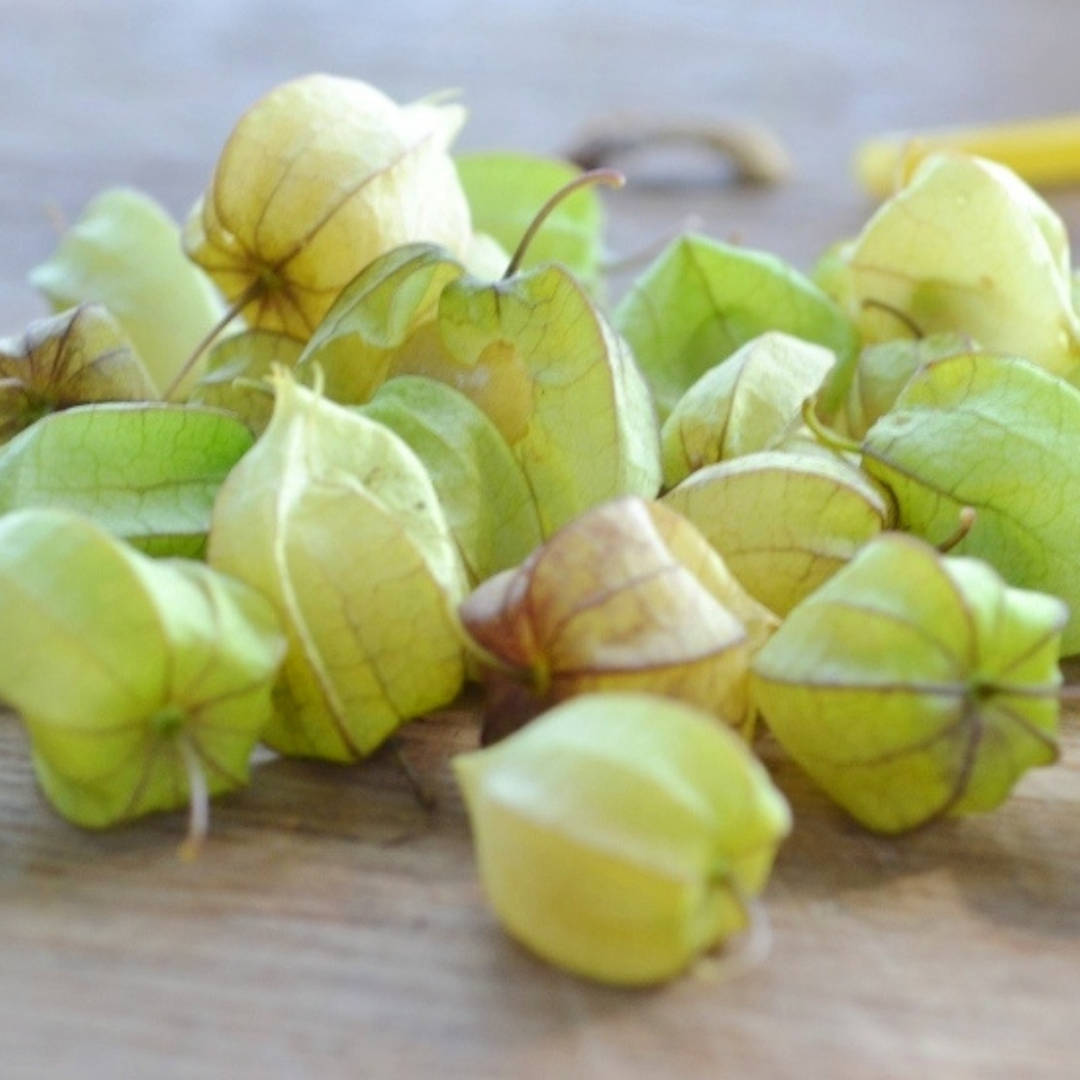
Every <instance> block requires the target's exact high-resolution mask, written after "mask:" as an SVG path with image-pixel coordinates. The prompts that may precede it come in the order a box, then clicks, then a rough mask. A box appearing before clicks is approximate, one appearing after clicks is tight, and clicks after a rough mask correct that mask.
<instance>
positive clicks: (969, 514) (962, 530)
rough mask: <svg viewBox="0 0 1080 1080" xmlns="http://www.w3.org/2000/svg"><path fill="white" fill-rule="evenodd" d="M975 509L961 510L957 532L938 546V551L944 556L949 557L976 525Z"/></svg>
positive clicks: (965, 507)
mask: <svg viewBox="0 0 1080 1080" xmlns="http://www.w3.org/2000/svg"><path fill="white" fill-rule="evenodd" d="M975 518H976V513H975V507H974V506H964V507H962V508H961V510H960V521H959V522H958V523H957V526H956V531H955V532H954V533H953V534H952V535H951V536H947V537H945V539H944V540H942V541H941V543H940V544H938V546H937V549H938V551H940V552H941V554H942V555H947V554H948V553H949V552H950V551H952V549H953V548H954V547H956V545H957V544H959V543H960V541H961V540H963V539H964V537H965V536H967V534H968V533H969V532H971V528H972V526H973V525H974V524H975Z"/></svg>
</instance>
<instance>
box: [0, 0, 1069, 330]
mask: <svg viewBox="0 0 1080 1080" xmlns="http://www.w3.org/2000/svg"><path fill="white" fill-rule="evenodd" d="M1078 43H1080V5H1076V4H1073V3H1071V2H1070V0H1060V2H1054V0H1035V2H1027V3H1024V4H1016V3H1010V2H1008V0H944V2H942V0H911V2H908V3H905V4H903V5H896V4H885V3H872V2H864V0H828V2H823V0H768V2H763V3H747V2H745V0H738V2H732V0H712V2H708V0H619V2H617V3H616V2H614V0H573V2H572V0H545V2H543V3H540V2H536V3H526V2H515V0H502V2H492V0H409V2H408V3H385V4H384V3H363V2H360V3H355V2H348V0H306V2H305V3H302V4H300V3H295V2H286V0H183V2H176V0H170V2H161V0H0V333H11V332H14V331H15V330H17V329H19V328H20V327H21V326H22V324H23V323H24V322H25V321H26V320H27V319H28V318H30V317H34V316H36V315H37V314H39V313H40V312H41V306H40V303H39V302H38V300H37V298H36V297H35V296H34V295H33V294H32V293H31V292H30V290H29V289H28V288H27V286H26V285H25V281H24V279H25V273H26V271H27V270H28V269H29V268H30V267H31V266H32V265H34V264H35V263H36V262H37V261H39V260H40V259H41V258H43V257H44V256H45V255H46V254H47V253H48V252H49V250H50V249H51V246H52V244H53V241H54V237H55V229H56V227H57V222H58V221H62V220H65V219H66V220H71V219H72V218H73V217H75V216H77V214H78V213H79V212H80V210H81V209H82V207H83V206H84V205H85V203H86V202H87V200H88V199H89V198H90V197H92V196H93V195H94V194H95V193H96V192H97V191H98V190H100V189H101V188H102V187H105V186H108V185H112V184H118V183H123V184H132V185H136V186H138V187H141V188H143V189H144V190H146V191H147V192H149V193H150V194H152V195H154V196H155V197H156V198H158V199H159V200H160V201H161V202H163V203H164V204H165V205H166V206H167V207H168V209H169V210H171V211H172V212H173V213H174V214H175V215H177V216H178V217H182V216H183V215H184V214H185V213H186V211H187V209H188V207H189V206H190V205H191V203H192V201H193V200H194V199H195V197H196V196H197V195H198V194H199V192H200V191H201V189H202V187H203V186H204V184H205V183H206V181H207V179H208V177H209V174H210V170H211V169H212V166H213V163H214V159H215V157H216V155H217V153H218V151H219V150H220V148H221V145H222V144H223V142H224V140H225V138H226V137H227V135H228V133H229V131H230V129H231V127H232V125H233V124H234V123H235V121H236V119H237V118H238V116H239V115H240V113H241V112H242V111H243V109H244V108H245V107H246V106H247V105H249V104H250V103H252V102H253V101H254V100H255V99H256V98H258V97H259V96H260V95H261V94H263V93H265V92H266V91H267V90H269V89H270V88H271V87H272V86H273V85H275V84H276V83H278V82H280V81H283V80H285V79H288V78H290V77H293V76H295V75H299V74H303V73H307V72H309V71H314V70H325V71H333V72H336V73H340V74H347V75H353V76H357V77H360V78H363V79H366V80H368V81H369V82H372V83H374V84H375V85H377V86H378V87H379V88H380V89H382V90H384V91H385V92H387V93H388V94H390V95H391V96H392V97H395V98H397V99H399V100H411V99H414V98H417V97H421V96H424V95H427V94H431V93H433V92H438V91H442V90H454V91H456V92H457V93H459V94H460V96H461V98H462V99H463V100H464V102H465V103H466V105H467V106H468V108H469V111H470V120H469V123H468V125H467V127H466V129H465V131H464V133H463V135H462V137H461V140H460V143H459V146H460V147H461V148H462V149H470V150H471V149H492V148H504V149H519V150H527V151H532V152H537V153H543V154H562V153H564V152H566V151H567V149H568V148H569V147H571V146H572V145H574V143H575V141H576V140H578V139H579V138H580V137H581V135H582V133H583V132H584V131H586V130H588V129H591V128H593V127H594V126H595V125H597V124H598V123H599V124H600V125H602V126H603V125H606V126H607V128H608V129H611V127H612V125H613V124H614V125H615V126H616V127H617V125H618V124H619V123H622V122H627V118H629V122H631V123H633V122H636V121H637V120H640V119H642V118H652V119H659V120H661V121H665V120H666V121H672V122H685V121H687V120H690V121H693V122H704V123H709V124H713V123H718V122H720V123H722V122H728V121H737V122H740V123H742V122H753V123H757V124H762V125H764V126H765V127H766V128H767V129H769V130H770V131H771V132H773V133H774V134H775V135H776V136H777V138H779V139H780V140H781V141H782V143H783V144H784V146H785V147H786V148H787V150H788V151H789V153H790V155H791V158H792V162H793V171H792V173H791V176H790V178H789V180H788V181H787V182H786V183H784V184H781V185H778V186H776V187H768V188H749V189H747V188H738V187H734V186H732V185H731V184H729V183H726V182H725V181H726V180H727V179H729V178H728V177H726V176H725V171H724V166H723V163H722V162H720V161H718V160H715V159H712V158H709V157H708V156H706V155H703V154H702V153H700V152H694V151H690V150H686V149H682V150H677V151H676V150H672V151H666V152H664V153H658V152H653V153H649V154H644V153H641V154H638V155H635V156H634V157H633V158H631V157H628V158H627V159H626V161H625V162H624V163H621V164H623V167H624V168H625V169H626V171H627V173H628V174H629V177H630V181H631V183H630V185H629V187H628V188H627V189H626V190H624V191H623V192H619V193H616V194H612V195H609V196H606V198H607V203H608V206H609V220H610V236H611V245H612V247H613V249H615V250H616V252H617V253H619V254H625V253H626V252H630V251H634V250H640V249H641V248H642V247H643V246H646V245H648V244H649V243H652V242H654V241H657V240H662V239H663V238H664V237H666V236H667V235H670V234H671V233H672V232H673V231H675V230H677V229H678V228H679V227H681V226H682V225H683V224H684V223H687V222H689V223H692V224H693V225H695V226H697V227H700V228H703V229H704V230H705V231H708V232H710V233H711V234H714V235H716V236H719V237H720V238H723V239H738V240H740V241H742V242H744V243H746V244H748V245H751V246H756V247H764V248H768V249H770V250H773V251H775V252H777V253H778V254H780V255H782V256H783V257H785V258H788V259H790V260H791V261H793V262H795V263H796V264H797V265H799V266H800V267H804V268H805V267H806V266H807V265H808V264H809V263H810V262H811V261H812V260H813V259H814V257H815V256H816V255H817V254H818V253H819V252H820V251H821V250H822V248H823V247H825V246H826V245H827V244H829V243H831V242H832V241H834V240H836V239H838V238H839V236H840V235H841V234H845V233H848V232H850V231H852V230H854V229H857V228H858V226H859V225H860V224H861V222H862V221H863V220H864V219H865V216H866V214H867V213H868V211H869V209H870V208H871V207H872V205H873V202H872V200H871V199H870V198H869V197H868V196H867V195H866V194H865V193H863V192H862V191H860V189H859V188H858V186H857V185H856V183H855V181H854V179H853V176H852V171H851V167H850V162H851V156H852V153H853V152H854V150H855V148H856V147H857V145H858V144H859V142H860V141H861V140H862V139H864V138H866V137H868V136H870V135H873V134H876V133H878V132H880V131H883V130H892V129H921V128H925V127H930V126H937V125H942V124H953V123H970V122H975V121H986V120H1000V119H1015V118H1024V117H1029V116H1037V115H1042V114H1047V113H1057V112H1066V111H1070V110H1073V109H1080V83H1078V82H1077V79H1076V75H1075V64H1074V62H1073V57H1074V56H1075V54H1076V46H1077V44H1078ZM672 181H677V182H672ZM1053 197H1054V199H1055V201H1057V202H1058V204H1059V205H1060V206H1061V207H1062V209H1063V212H1065V213H1066V216H1067V218H1069V219H1070V221H1071V220H1072V218H1073V214H1074V211H1075V210H1077V209H1078V208H1080V203H1078V202H1077V201H1076V200H1074V198H1073V195H1072V193H1071V192H1067V191H1064V192H1056V193H1054V196H1053Z"/></svg>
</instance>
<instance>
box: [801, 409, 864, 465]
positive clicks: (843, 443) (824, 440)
mask: <svg viewBox="0 0 1080 1080" xmlns="http://www.w3.org/2000/svg"><path fill="white" fill-rule="evenodd" d="M816 408H817V398H816V397H815V396H814V395H813V394H811V395H810V397H808V398H806V399H805V400H804V401H803V403H802V418H803V423H804V424H806V426H807V427H808V428H809V429H810V431H811V433H812V434H813V436H814V438H815V439H817V441H818V442H819V443H821V445H822V446H825V447H827V448H828V449H829V450H835V451H836V452H837V453H838V454H861V453H862V446H861V445H860V444H859V443H857V442H856V441H855V440H854V439H845V438H844V436H843V435H840V434H838V433H837V432H835V431H833V430H832V429H831V428H828V427H826V426H825V425H824V424H823V423H822V422H821V420H820V419H819V418H818V414H817V411H816Z"/></svg>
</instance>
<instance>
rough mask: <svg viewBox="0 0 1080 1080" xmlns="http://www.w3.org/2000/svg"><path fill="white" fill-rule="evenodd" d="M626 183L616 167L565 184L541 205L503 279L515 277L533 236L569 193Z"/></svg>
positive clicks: (585, 175) (618, 186)
mask: <svg viewBox="0 0 1080 1080" xmlns="http://www.w3.org/2000/svg"><path fill="white" fill-rule="evenodd" d="M625 183H626V177H625V176H623V174H622V173H621V172H618V171H617V170H615V169H592V170H590V171H589V172H584V173H582V174H581V175H580V176H575V177H574V179H573V180H571V181H570V182H569V183H568V184H564V185H563V186H562V187H561V188H559V190H558V191H556V192H555V194H554V195H552V196H551V198H550V199H548V201H547V202H546V203H544V205H543V206H541V207H540V210H539V211H538V212H537V215H536V217H534V218H533V219H532V223H531V224H530V225H529V227H528V228H527V229H526V230H525V235H524V236H523V237H522V238H521V242H520V243H519V244H518V246H517V251H515V252H514V256H513V258H512V259H511V260H510V265H509V266H508V267H507V268H506V273H505V274H503V280H504V281H505V280H506V279H507V278H509V277H513V276H514V274H516V273H517V272H518V270H519V269H520V268H521V263H522V260H524V258H525V255H526V253H527V252H528V250H529V245H530V244H531V243H532V241H533V238H534V237H535V236H536V234H537V233H538V232H539V231H540V228H541V226H542V225H543V224H544V222H545V221H547V219H548V217H549V216H550V214H551V212H552V211H553V210H554V209H555V207H557V206H558V205H559V203H561V202H562V201H563V199H565V198H566V197H567V196H568V195H572V194H573V193H574V192H575V191H578V190H579V189H580V188H583V187H591V186H592V185H594V184H606V185H607V186H608V187H615V188H620V187H622V186H623V184H625Z"/></svg>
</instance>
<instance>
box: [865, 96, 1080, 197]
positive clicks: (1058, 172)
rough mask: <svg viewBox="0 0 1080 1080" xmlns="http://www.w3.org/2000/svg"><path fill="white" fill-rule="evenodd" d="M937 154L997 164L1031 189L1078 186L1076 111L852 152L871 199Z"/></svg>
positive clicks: (900, 138) (913, 135) (870, 144)
mask: <svg viewBox="0 0 1080 1080" xmlns="http://www.w3.org/2000/svg"><path fill="white" fill-rule="evenodd" d="M938 150H959V151H962V152H964V153H968V154H975V155H977V156H979V157H985V158H989V159H991V160H992V161H997V162H1000V163H1001V164H1002V165H1007V166H1008V167H1009V168H1010V169H1012V170H1013V171H1014V172H1015V173H1016V174H1017V175H1018V176H1020V177H1021V178H1022V179H1024V180H1026V181H1027V182H1028V183H1029V184H1031V185H1032V186H1033V187H1056V186H1061V185H1066V184H1076V183H1080V113H1073V114H1069V115H1063V116H1055V117H1046V118H1043V119H1034V120H1020V121H1016V122H1011V123H1000V124H981V125H972V126H970V127H952V128H938V129H936V130H931V131H924V132H909V133H903V132H896V133H892V134H887V135H881V136H878V137H876V138H873V139H869V140H868V141H867V142H865V143H863V144H862V146H860V147H859V149H858V150H857V151H856V154H855V163H854V164H855V175H856V176H857V178H858V180H859V182H860V183H861V184H862V186H863V187H864V188H866V190H867V191H869V192H870V193H871V194H872V195H878V196H885V195H889V194H891V193H892V192H893V191H895V190H896V188H897V187H898V186H899V184H901V183H902V182H903V179H904V177H906V176H907V175H909V174H910V172H911V170H912V169H913V168H914V167H915V165H916V164H917V163H918V162H919V161H920V160H921V159H922V158H924V157H925V156H926V155H927V154H929V153H933V152H935V151H938Z"/></svg>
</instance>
